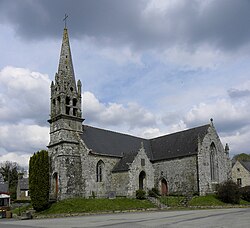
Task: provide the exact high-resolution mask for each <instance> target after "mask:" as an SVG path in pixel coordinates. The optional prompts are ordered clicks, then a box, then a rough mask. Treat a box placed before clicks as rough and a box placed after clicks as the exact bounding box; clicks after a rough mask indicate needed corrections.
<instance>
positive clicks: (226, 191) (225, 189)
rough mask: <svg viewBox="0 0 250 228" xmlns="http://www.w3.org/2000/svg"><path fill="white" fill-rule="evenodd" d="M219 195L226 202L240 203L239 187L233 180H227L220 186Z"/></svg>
mask: <svg viewBox="0 0 250 228" xmlns="http://www.w3.org/2000/svg"><path fill="white" fill-rule="evenodd" d="M217 196H218V198H219V199H220V200H221V201H223V202H224V203H232V204H239V203H240V190H239V187H238V185H237V184H236V183H234V182H233V181H232V180H229V181H226V182H224V183H222V184H220V185H219V186H218V192H217Z"/></svg>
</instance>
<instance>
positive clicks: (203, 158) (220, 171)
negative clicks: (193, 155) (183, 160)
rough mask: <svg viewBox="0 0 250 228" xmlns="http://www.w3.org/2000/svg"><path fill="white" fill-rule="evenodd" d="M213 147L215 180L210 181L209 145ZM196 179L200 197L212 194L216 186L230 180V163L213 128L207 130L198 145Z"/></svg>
mask: <svg viewBox="0 0 250 228" xmlns="http://www.w3.org/2000/svg"><path fill="white" fill-rule="evenodd" d="M212 144H213V145H214V146H215V158H214V161H215V162H214V167H215V173H216V178H215V179H214V180H212V179H211V164H210V155H211V145H212ZM198 178H199V192H200V195H205V194H207V193H213V192H214V191H215V190H216V186H217V184H219V183H221V182H224V181H226V180H228V179H230V178H231V161H230V158H229V156H228V154H226V153H225V150H224V147H223V145H222V143H221V141H220V138H219V136H218V135H217V133H216V130H215V128H214V127H213V126H211V127H209V128H208V133H207V134H206V136H205V137H204V139H203V141H202V142H199V143H198Z"/></svg>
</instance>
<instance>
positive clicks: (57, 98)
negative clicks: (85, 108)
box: [49, 28, 83, 133]
mask: <svg viewBox="0 0 250 228" xmlns="http://www.w3.org/2000/svg"><path fill="white" fill-rule="evenodd" d="M81 87H82V84H81V81H80V80H78V82H77V85H76V81H75V74H74V68H73V62H72V57H71V51H70V44H69V36H68V31H67V28H64V31H63V40H62V47H61V54H60V59H59V66H58V72H57V73H56V74H55V82H53V81H52V83H51V108H50V110H51V111H50V120H49V123H50V125H51V128H50V132H53V131H56V130H58V129H59V128H60V127H62V126H61V125H60V121H58V120H60V119H63V121H64V122H65V123H66V124H67V125H68V127H69V128H71V130H74V131H77V132H79V133H81V132H82V122H83V119H82V111H81ZM64 127H65V126H64Z"/></svg>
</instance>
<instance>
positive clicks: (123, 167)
mask: <svg viewBox="0 0 250 228" xmlns="http://www.w3.org/2000/svg"><path fill="white" fill-rule="evenodd" d="M137 154H138V151H135V152H130V153H126V154H124V155H123V157H122V159H121V160H120V161H119V162H118V163H117V164H116V165H115V167H114V169H113V172H114V173H115V172H123V171H127V170H128V169H129V165H130V164H131V163H132V162H133V161H134V158H135V157H136V155H137Z"/></svg>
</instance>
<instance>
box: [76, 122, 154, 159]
mask: <svg viewBox="0 0 250 228" xmlns="http://www.w3.org/2000/svg"><path fill="white" fill-rule="evenodd" d="M81 138H82V139H83V141H84V143H85V144H86V145H87V147H88V148H89V149H90V150H92V152H94V153H97V154H102V155H108V156H117V157H122V156H123V155H124V154H126V153H130V152H132V151H138V150H139V149H140V148H141V142H143V144H144V148H145V151H146V153H147V155H148V156H149V157H150V158H151V156H150V153H151V148H150V142H149V140H147V139H143V138H139V137H135V136H131V135H126V134H121V133H117V132H113V131H108V130H105V129H100V128H95V127H91V126H88V125H84V129H83V134H82V135H81Z"/></svg>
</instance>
